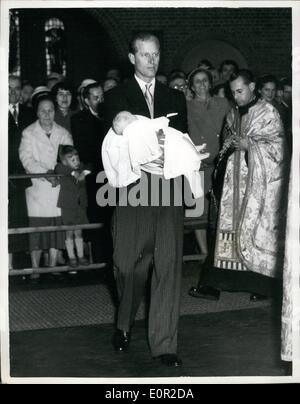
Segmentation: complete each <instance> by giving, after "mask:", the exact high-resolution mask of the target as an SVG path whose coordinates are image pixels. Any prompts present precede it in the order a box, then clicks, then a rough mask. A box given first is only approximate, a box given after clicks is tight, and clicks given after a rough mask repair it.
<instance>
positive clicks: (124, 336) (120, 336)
mask: <svg viewBox="0 0 300 404" xmlns="http://www.w3.org/2000/svg"><path fill="white" fill-rule="evenodd" d="M129 342H130V332H127V331H123V330H119V329H117V330H116V332H115V335H114V340H113V345H114V348H115V350H116V351H118V352H123V351H127V350H128V348H129Z"/></svg>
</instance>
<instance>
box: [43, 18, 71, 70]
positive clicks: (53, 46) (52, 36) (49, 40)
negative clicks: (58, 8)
mask: <svg viewBox="0 0 300 404" xmlns="http://www.w3.org/2000/svg"><path fill="white" fill-rule="evenodd" d="M45 45H46V46H45V48H46V66H47V75H49V74H51V73H53V72H55V73H60V74H63V75H64V76H65V75H66V73H67V64H66V57H65V53H66V52H65V47H66V40H65V27H64V23H63V22H62V21H61V20H59V19H58V18H50V19H49V20H47V21H46V23H45Z"/></svg>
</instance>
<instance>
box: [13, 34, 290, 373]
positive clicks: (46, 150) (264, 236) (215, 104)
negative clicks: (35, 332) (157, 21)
mask: <svg viewBox="0 0 300 404" xmlns="http://www.w3.org/2000/svg"><path fill="white" fill-rule="evenodd" d="M128 56H129V60H130V62H131V64H132V65H133V68H134V76H133V77H129V78H123V79H122V78H121V75H120V72H119V70H118V69H111V70H110V71H108V72H107V75H106V77H105V79H104V80H103V81H101V82H99V81H96V80H93V79H85V80H83V81H82V83H81V84H80V86H79V87H78V88H77V91H74V87H73V85H72V84H71V83H70V82H69V81H68V80H67V78H65V77H62V76H61V75H59V74H56V73H55V74H51V75H50V76H49V77H48V78H47V80H46V81H45V83H40V85H38V86H37V87H35V88H34V86H32V85H31V84H30V83H29V82H28V81H21V79H20V78H19V77H16V76H13V75H10V76H9V131H8V136H9V138H8V140H9V142H8V143H9V174H22V173H27V174H32V175H34V174H44V175H45V176H43V175H41V176H33V177H32V178H29V177H28V178H25V179H19V180H10V181H9V227H12V228H15V227H26V226H31V227H38V226H57V225H61V224H66V225H76V224H85V223H88V222H91V223H95V222H104V224H105V230H104V231H103V230H102V231H101V232H94V231H93V232H92V231H90V232H82V231H81V230H74V231H68V232H66V233H65V232H47V233H33V234H30V235H29V236H26V235H14V236H10V240H9V254H10V268H13V266H14V255H15V253H17V252H20V251H22V252H30V255H31V263H32V267H33V268H38V267H40V266H41V265H42V264H41V257H42V256H43V265H44V266H50V267H56V266H57V265H59V264H64V263H65V260H66V259H67V260H68V262H67V264H68V265H69V266H70V267H71V268H72V272H73V273H74V272H76V267H77V266H78V265H88V264H89V262H90V261H91V257H90V256H89V254H90V252H91V250H92V251H93V255H96V257H94V259H96V260H103V259H106V260H108V259H112V261H113V266H114V273H115V277H116V284H117V289H118V295H119V306H118V319H117V329H116V332H115V335H114V346H115V349H116V350H117V351H126V350H128V347H129V344H130V337H131V331H132V327H133V324H134V319H135V315H136V312H137V309H138V307H139V304H140V301H141V298H142V295H143V292H144V287H145V285H146V282H147V279H148V273H149V269H150V268H152V270H153V272H152V281H151V304H150V313H149V331H148V338H149V345H150V349H151V353H152V356H153V357H154V358H160V359H161V361H162V363H164V364H165V365H167V366H180V365H181V363H182V362H181V360H180V358H179V357H178V356H177V329H178V318H179V296H180V279H181V265H182V248H183V219H184V209H183V206H176V204H175V203H173V204H172V202H171V203H170V206H162V205H159V206H151V204H150V205H149V206H147V207H145V206H118V205H117V206H116V207H115V208H114V209H111V208H103V207H99V206H98V205H97V203H96V193H97V184H96V177H97V174H98V173H99V172H100V171H103V168H104V167H103V162H102V157H101V148H102V143H103V140H104V137H105V135H106V133H107V131H108V130H109V129H110V128H111V127H112V126H113V121H114V118H115V117H116V115H117V114H119V113H120V112H121V111H128V112H130V113H131V114H134V115H142V116H145V117H148V118H150V119H151V118H152V119H154V118H159V117H162V116H169V126H170V127H171V128H174V129H176V130H177V131H180V132H181V133H188V134H189V136H190V139H191V140H192V142H193V143H194V145H195V146H201V147H203V145H204V144H206V150H205V151H206V152H207V153H209V157H208V158H207V159H205V160H203V161H201V170H204V184H203V188H204V195H205V204H204V214H203V216H202V217H204V218H205V219H206V221H207V228H206V229H201V230H196V231H195V236H196V239H197V242H198V244H199V248H200V249H201V252H202V253H203V254H204V255H206V256H207V258H206V261H205V264H204V267H205V271H204V275H205V276H204V277H205V278H206V280H204V279H203V271H202V272H201V277H200V280H199V283H198V285H197V287H195V288H192V290H191V291H190V294H191V295H192V296H195V297H204V298H208V299H218V298H219V294H220V287H219V286H220V285H219V286H218V285H217V286H216V284H215V283H211V282H209V281H208V280H207V279H208V278H210V279H211V278H213V280H215V279H216V278H217V276H216V275H215V274H214V273H213V271H211V268H213V267H215V268H223V269H227V270H229V271H234V272H244V273H249V272H254V273H256V274H259V275H261V276H262V277H267V278H269V277H270V278H272V279H273V278H278V279H280V278H281V276H282V273H281V272H280V268H281V267H282V262H281V260H280V259H279V258H278V257H280V256H281V252H282V250H283V248H284V245H283V243H282V237H281V234H282V231H284V230H283V228H284V220H285V215H284V209H283V206H284V205H283V198H282V195H284V193H285V194H286V192H285V191H284V186H285V185H286V184H287V178H288V161H289V159H290V155H291V152H292V141H291V139H292V118H291V117H292V84H291V81H290V79H289V78H288V77H282V78H279V79H277V78H276V77H274V76H273V75H270V74H265V75H263V76H261V77H258V78H257V79H254V77H253V75H252V73H251V72H250V71H249V70H246V69H239V67H238V66H237V64H236V62H235V61H233V60H224V61H223V62H222V63H221V64H220V67H218V68H216V67H214V66H213V65H212V63H211V62H210V61H209V60H200V61H199V64H198V66H195V68H194V69H193V70H192V71H191V72H189V73H188V74H187V73H185V72H183V71H181V70H179V69H177V70H173V71H172V72H170V74H168V75H165V74H164V73H163V72H160V71H159V70H158V68H159V60H160V44H159V41H158V39H157V38H156V37H155V36H154V35H153V34H151V33H140V34H137V35H136V36H135V37H134V38H133V39H132V41H131V43H130V46H129V54H128ZM266 73H267V72H266ZM145 125H146V123H145ZM158 141H159V144H160V145H161V150H162V154H161V156H160V159H159V160H157V158H156V160H153V164H152V166H148V167H146V166H145V167H144V168H145V169H144V170H142V174H141V176H142V177H143V176H144V177H146V178H148V179H151V177H152V176H160V177H161V180H162V183H163V186H167V187H168V188H169V189H170V190H171V194H172V192H173V191H174V189H175V187H176V179H173V178H171V179H168V180H167V179H165V178H164V177H163V171H162V170H161V167H162V166H163V164H164V161H165V155H164V152H163V149H164V142H165V136H164V134H162V136H161V137H160V138H158ZM199 153H200V152H199ZM207 155H208V154H207ZM206 157H207V156H206ZM149 183H151V181H149ZM132 185H133V184H131V185H129V186H128V187H129V188H130V187H131V186H132ZM150 193H151V192H150ZM285 202H286V201H285ZM111 225H112V237H111ZM87 246H91V248H88V247H87ZM97 254H98V257H97ZM207 273H209V276H208V275H207ZM38 277H39V274H33V275H32V276H31V278H32V279H36V278H38ZM242 283H243V282H242ZM255 283H256V284H257V282H256V281H255ZM258 283H263V282H260V281H259V282H258ZM239 287H240V288H242V289H243V288H244V287H243V286H241V284H240V286H239ZM247 287H248V288H249V286H247ZM250 288H251V287H250ZM265 289H266V288H262V289H259V290H252V292H257V293H256V297H257V296H265V295H267V294H268V293H267V292H266V290H265Z"/></svg>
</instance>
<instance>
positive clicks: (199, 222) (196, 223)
mask: <svg viewBox="0 0 300 404" xmlns="http://www.w3.org/2000/svg"><path fill="white" fill-rule="evenodd" d="M63 176H64V174H54V173H43V174H13V175H9V177H8V178H9V180H20V179H28V178H30V179H31V178H47V177H49V178H50V177H52V178H53V177H63ZM103 226H104V224H103V223H89V224H81V225H78V224H77V225H60V226H38V227H18V228H9V229H8V235H16V234H32V233H46V232H59V231H67V230H79V229H81V230H94V229H100V228H102V227H103ZM206 226H207V222H206V221H205V220H203V219H200V218H185V221H184V229H185V233H188V232H190V231H193V230H195V229H204V228H206ZM204 258H205V256H204V255H202V254H193V255H185V256H183V261H197V260H200V261H201V260H203V259H204ZM107 265H108V264H107V263H96V264H94V263H93V261H92V258H91V256H90V263H89V265H84V266H80V265H79V266H77V267H76V268H75V270H76V271H79V270H81V271H83V270H90V269H100V268H105V267H107ZM69 271H74V268H72V267H69V266H67V265H62V266H55V267H38V268H24V269H10V270H9V275H10V276H18V275H22V276H24V275H32V274H45V273H53V272H69Z"/></svg>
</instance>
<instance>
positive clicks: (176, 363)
mask: <svg viewBox="0 0 300 404" xmlns="http://www.w3.org/2000/svg"><path fill="white" fill-rule="evenodd" d="M157 358H159V359H160V361H161V363H162V364H163V365H165V366H168V367H173V368H177V367H180V366H182V360H181V359H180V358H179V357H178V356H177V355H176V354H164V355H160V356H158V357H157ZM155 359H156V358H155Z"/></svg>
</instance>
